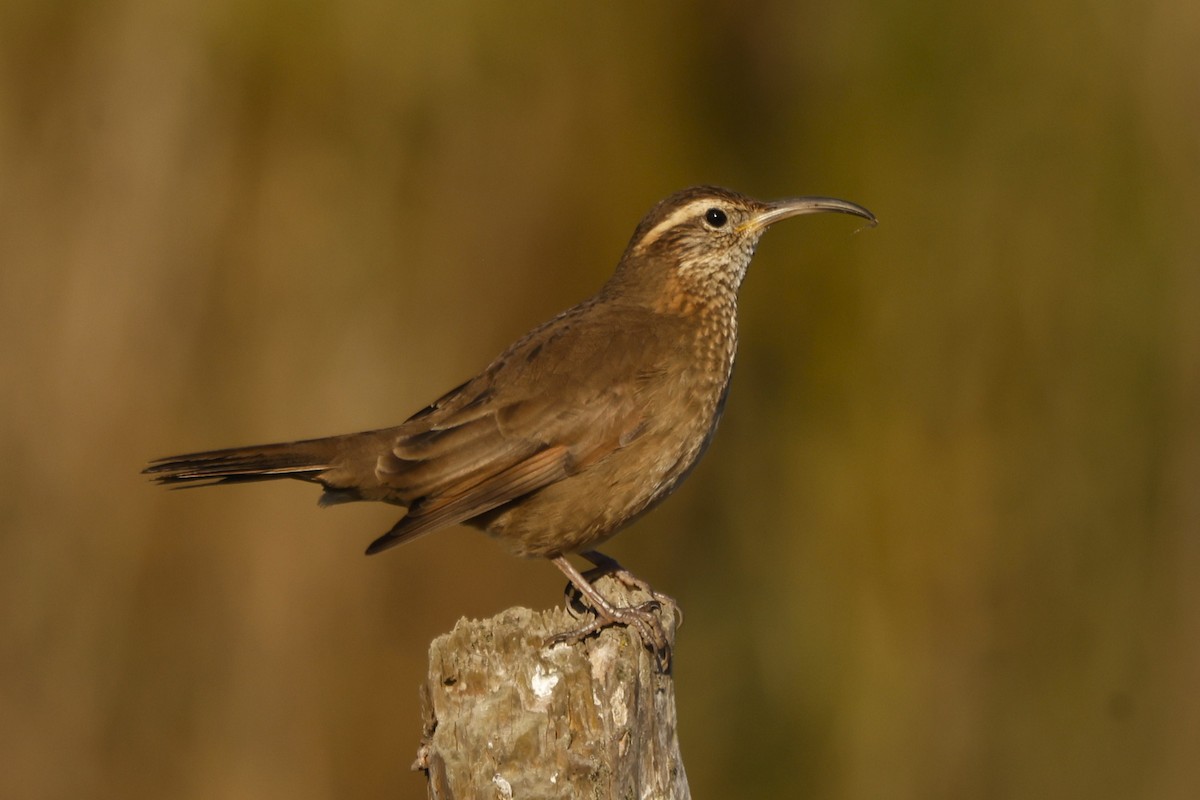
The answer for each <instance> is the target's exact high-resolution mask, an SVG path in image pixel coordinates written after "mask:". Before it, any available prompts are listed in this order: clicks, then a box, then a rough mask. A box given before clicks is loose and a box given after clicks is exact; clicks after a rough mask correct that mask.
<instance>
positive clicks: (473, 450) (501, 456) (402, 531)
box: [368, 329, 654, 553]
mask: <svg viewBox="0 0 1200 800" xmlns="http://www.w3.org/2000/svg"><path fill="white" fill-rule="evenodd" d="M535 333H536V332H535ZM647 341H652V338H651V339H647V337H640V338H638V339H637V341H636V343H635V342H634V341H632V340H631V339H630V337H627V336H625V335H624V334H615V335H614V336H612V337H606V338H604V339H603V340H602V341H601V342H600V343H598V344H593V343H590V342H588V341H581V337H577V336H573V335H572V333H571V330H570V329H568V331H567V332H566V333H565V334H560V335H558V336H556V337H555V338H553V339H551V340H550V341H549V342H547V341H545V340H542V341H540V342H537V341H536V340H535V341H534V342H533V343H532V344H531V343H529V342H527V341H526V340H522V342H518V343H517V344H516V345H514V346H513V348H511V349H510V351H508V352H507V353H505V354H504V355H503V356H501V357H500V358H499V359H497V361H496V362H495V363H494V364H493V365H492V367H491V368H489V370H488V371H487V372H485V373H484V374H483V375H481V376H480V377H479V378H477V379H475V380H474V381H471V382H470V383H468V384H465V385H464V386H462V387H460V388H459V389H458V390H456V392H453V393H451V394H450V395H447V396H446V397H443V398H442V399H441V400H439V401H438V402H437V403H434V404H432V405H431V406H430V407H428V408H426V409H424V410H423V411H422V412H420V413H418V414H417V415H416V416H415V417H414V418H413V419H411V420H410V422H409V423H407V424H406V425H404V426H401V428H400V431H399V433H398V435H397V438H396V440H395V443H394V445H393V447H392V450H391V452H390V453H388V454H386V455H384V456H383V457H381V458H380V459H379V462H378V465H377V467H376V477H377V478H378V480H379V481H380V483H381V484H382V485H383V486H385V487H387V489H388V490H389V491H390V492H391V493H392V494H393V495H394V496H395V497H396V498H397V499H398V500H400V501H401V502H402V503H403V504H404V505H406V506H407V507H408V514H407V515H406V516H405V517H404V518H403V519H401V520H400V521H399V522H398V523H397V524H396V526H395V527H394V528H393V529H392V530H391V531H389V532H388V533H387V534H386V535H384V536H383V537H381V538H380V539H379V540H377V541H376V542H374V543H373V544H372V545H371V547H370V549H369V550H368V552H372V553H373V552H378V551H379V550H383V549H385V548H388V547H391V546H394V545H396V544H400V543H401V542H404V541H408V540H410V539H413V538H415V537H417V536H420V535H421V534H423V533H428V532H430V531H433V530H436V529H437V528H442V527H446V526H448V525H453V524H456V523H459V522H463V521H465V520H469V519H471V518H473V517H475V516H478V515H480V514H483V513H485V512H487V511H490V510H492V509H494V508H497V507H499V506H502V505H504V504H505V503H508V502H511V501H513V500H516V499H518V498H520V497H523V496H524V495H527V494H530V493H531V492H535V491H537V490H538V489H541V488H544V487H546V486H549V485H550V484H553V483H556V482H558V481H561V480H564V479H566V478H568V477H570V476H571V475H573V474H575V473H577V472H579V471H580V470H583V469H586V468H587V467H588V466H590V465H592V464H594V463H596V462H597V461H599V460H601V459H603V458H605V457H606V456H608V455H610V454H611V453H613V452H615V451H616V450H618V449H620V448H621V447H623V446H625V445H627V444H629V443H630V442H631V441H633V440H634V439H636V438H637V436H638V435H639V434H640V432H641V431H642V429H643V426H644V421H645V410H646V409H645V407H644V398H643V397H642V395H641V391H640V389H641V385H642V378H641V373H642V372H644V365H645V364H646V362H647V350H646V342H647ZM651 350H653V348H651ZM653 360H654V359H653V358H651V359H650V361H651V362H652V361H653ZM623 362H628V363H629V364H630V367H629V369H623V368H622V367H621V366H620V364H621V363H623ZM601 363H603V365H604V368H603V369H601V368H600V364H601ZM614 364H615V365H616V366H614Z"/></svg>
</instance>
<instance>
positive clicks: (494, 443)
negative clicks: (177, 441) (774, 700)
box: [145, 186, 875, 654]
mask: <svg viewBox="0 0 1200 800" xmlns="http://www.w3.org/2000/svg"><path fill="white" fill-rule="evenodd" d="M826 211H834V212H841V213H845V214H853V215H855V216H858V217H862V218H863V219H866V220H867V221H868V222H869V223H870V224H871V225H874V224H875V217H874V215H873V214H871V212H870V211H868V210H867V209H865V208H863V207H862V206H859V205H855V204H854V203H849V202H847V201H845V200H836V199H833V198H826V197H799V198H794V199H789V200H780V201H777V202H773V203H764V202H760V201H758V200H753V199H751V198H749V197H746V196H744V195H741V194H738V193H736V192H732V191H729V190H726V189H720V188H716V187H711V186H700V187H695V188H691V189H685V190H683V191H681V192H678V193H676V194H673V195H671V196H670V197H668V198H666V199H665V200H663V201H661V202H660V203H658V204H657V205H656V206H655V207H654V208H653V209H651V210H650V213H648V214H647V215H646V217H645V218H644V219H643V220H642V221H641V223H640V224H639V225H638V226H637V229H636V230H635V231H634V233H633V238H632V239H630V241H629V245H628V246H627V247H626V249H625V254H624V255H623V256H622V257H621V261H620V263H619V264H618V265H617V270H616V273H615V274H614V275H613V276H612V277H611V278H610V279H609V280H608V282H607V283H606V284H604V286H603V287H601V289H600V291H599V292H597V293H596V294H595V295H594V296H592V297H591V298H589V299H587V300H585V301H583V302H582V303H580V304H579V305H577V306H575V307H574V308H571V309H568V310H567V311H564V312H563V313H561V314H559V315H558V316H557V317H555V318H554V319H552V320H550V321H549V322H547V323H545V324H543V325H541V326H539V327H537V328H534V329H533V330H532V331H530V332H529V333H527V334H526V335H525V336H523V337H521V338H520V339H518V340H517V341H516V342H515V343H513V344H512V345H511V346H510V347H509V348H508V349H507V350H505V351H504V352H503V353H501V354H500V356H499V357H497V358H496V359H495V360H494V361H493V362H492V363H491V364H490V365H489V366H488V367H487V369H485V370H484V371H483V372H482V373H480V374H479V375H477V376H476V377H474V378H472V379H471V380H469V381H467V382H466V383H464V384H462V385H461V386H458V387H456V388H454V389H452V390H450V391H449V392H448V393H446V394H445V395H443V396H442V397H440V398H439V399H437V400H435V401H434V402H433V403H431V404H430V405H428V406H426V407H425V408H424V409H422V410H421V411H418V412H417V413H416V414H414V415H413V416H411V417H409V419H408V420H407V421H406V422H404V423H403V424H401V425H398V426H396V427H394V428H384V429H382V430H374V431H366V432H363V433H351V434H346V435H343V436H331V437H327V438H323V439H308V440H304V441H298V442H289V443H282V444H267V445H259V446H255V447H236V448H231V449H228V450H213V451H209V452H202V453H191V454H187V455H181V456H172V457H170V458H164V459H159V460H157V461H155V462H152V464H151V466H150V467H148V468H147V469H146V470H145V472H147V473H149V474H151V475H153V476H154V478H155V480H157V481H158V482H159V483H163V484H168V485H173V486H178V485H213V484H225V483H242V482H246V481H259V480H270V479H274V478H298V479H300V480H306V481H312V482H314V483H318V484H320V485H321V486H322V487H323V489H324V493H323V494H322V496H321V498H320V504H321V505H322V506H327V505H334V504H337V503H343V502H349V501H355V500H380V501H383V502H385V503H393V504H395V505H398V506H403V507H404V508H405V509H407V511H406V513H405V515H404V516H403V517H402V518H401V519H400V521H399V522H397V523H396V524H395V526H393V527H392V529H391V530H390V531H388V532H387V533H386V534H384V535H383V536H381V537H380V538H378V539H376V540H375V541H374V542H373V543H372V544H371V546H370V547H368V548H367V553H378V552H380V551H381V550H385V549H387V548H389V547H392V546H394V545H398V544H401V543H403V542H407V541H411V540H412V539H415V538H416V537H418V536H421V535H423V534H426V533H430V532H432V531H435V530H437V529H439V528H445V527H447V526H450V525H456V524H459V523H464V524H467V525H471V526H473V527H476V528H480V529H482V530H484V531H485V532H487V533H488V534H490V535H491V536H493V537H495V538H497V539H499V540H500V541H501V542H503V543H504V544H505V545H507V547H508V548H509V549H510V550H511V551H512V552H513V553H515V554H516V555H519V556H526V557H539V558H548V559H550V560H551V561H553V562H554V564H555V565H557V566H558V568H559V569H561V570H562V571H563V573H564V574H566V576H567V577H568V578H569V579H570V581H571V583H572V584H574V585H575V587H576V588H577V589H578V590H579V592H580V593H581V594H582V595H583V596H584V597H586V598H587V600H588V601H589V602H590V604H591V606H592V607H593V609H594V611H595V618H594V620H593V622H592V623H591V624H589V625H587V626H585V627H583V628H581V629H580V630H578V631H572V632H569V633H566V634H563V635H562V636H561V637H556V639H568V638H575V637H579V636H583V635H587V634H590V633H591V632H593V631H596V630H598V629H600V628H602V627H605V626H608V625H613V624H625V625H633V626H634V627H635V628H636V629H637V630H638V631H639V632H640V633H641V634H642V637H643V639H644V640H645V641H646V642H647V644H649V645H650V646H651V647H653V648H654V649H656V650H657V651H658V652H659V653H660V654H662V653H664V652H665V637H664V636H663V633H662V630H661V627H660V626H659V623H658V620H657V618H656V617H654V616H653V615H652V614H651V613H650V611H651V607H652V606H654V605H656V604H655V603H653V602H652V603H647V604H643V605H642V606H637V607H629V608H618V607H615V606H613V605H612V604H611V603H609V602H608V601H607V600H606V599H605V598H604V596H603V595H601V594H600V593H599V592H598V591H596V589H595V588H594V587H593V586H592V584H591V583H590V582H589V580H588V579H587V578H586V577H585V576H584V575H583V574H581V573H580V572H579V571H578V570H577V569H576V568H575V567H574V566H573V565H572V564H571V563H570V562H569V561H568V560H567V555H568V554H572V553H576V554H580V555H582V556H584V557H585V558H587V559H588V560H590V561H592V562H593V563H594V564H596V565H597V567H598V568H601V569H603V570H606V571H616V572H617V573H618V576H619V577H622V579H623V580H625V581H626V582H634V583H637V585H640V586H642V587H643V588H646V587H645V585H644V584H641V583H640V582H636V581H635V580H634V579H633V578H632V576H630V575H629V574H628V573H626V572H624V570H621V569H620V568H619V565H617V564H616V562H614V561H612V560H611V559H608V558H607V557H606V556H603V555H601V554H599V553H597V552H595V548H596V547H597V546H599V545H600V544H601V543H603V542H604V541H605V540H607V539H608V538H609V537H611V536H613V534H615V533H617V532H618V531H619V530H621V529H622V528H624V527H625V526H626V525H628V524H629V523H631V522H633V521H634V520H636V519H637V518H638V517H640V516H641V515H642V514H644V513H646V512H647V511H649V510H650V509H651V508H653V507H654V506H655V505H656V504H657V503H658V502H659V501H661V500H663V499H664V498H665V497H666V496H667V495H669V494H670V493H671V492H672V491H674V489H675V488H676V487H677V486H678V485H679V483H680V481H682V480H683V479H684V478H685V477H686V476H687V474H688V473H689V472H690V471H691V469H692V468H693V467H694V466H695V465H696V462H697V460H698V459H699V458H700V456H701V455H702V454H703V453H704V450H705V448H706V447H707V446H708V443H709V441H710V440H711V439H712V435H713V432H714V431H715V430H716V427H717V421H718V420H719V419H720V417H721V412H722V409H723V408H724V405H725V398H726V396H727V393H728V391H729V377H730V373H731V371H732V369H733V361H734V354H735V351H736V349H737V293H738V288H739V287H740V286H741V283H742V279H743V277H745V274H746V268H747V266H748V265H749V263H750V259H751V257H752V256H753V255H754V250H755V247H756V246H757V245H758V241H759V238H760V237H761V236H762V234H763V232H764V231H765V230H766V229H767V228H768V227H769V226H770V225H772V224H773V223H775V222H778V221H780V220H783V219H787V218H789V217H794V216H798V215H801V214H814V213H820V212H826ZM652 596H654V595H653V594H652Z"/></svg>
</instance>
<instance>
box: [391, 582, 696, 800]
mask: <svg viewBox="0 0 1200 800" xmlns="http://www.w3.org/2000/svg"><path fill="white" fill-rule="evenodd" d="M600 588H601V591H602V592H604V594H605V595H606V596H607V597H609V598H611V599H612V600H613V602H614V603H617V604H619V605H630V604H636V603H638V602H641V601H643V600H645V599H646V598H645V596H644V595H642V594H640V593H639V592H636V591H634V592H631V591H630V590H628V589H627V588H626V587H624V586H623V585H622V584H621V583H619V582H618V581H616V580H612V579H610V578H604V579H602V580H601V581H600ZM660 613H661V619H662V622H663V626H664V629H665V630H666V632H667V635H668V639H669V640H670V641H671V643H672V644H674V639H675V608H674V607H673V606H672V605H669V604H668V605H665V606H664V607H663V609H662V610H661V612H660ZM579 624H580V622H579V620H577V619H575V618H574V617H572V615H571V614H570V613H569V612H568V611H567V610H566V609H565V608H562V607H559V608H555V609H552V610H549V611H543V612H534V611H530V610H528V609H524V608H513V609H508V610H507V611H503V612H501V613H500V614H498V615H496V616H495V617H492V618H491V619H486V620H477V621H471V620H465V619H464V620H460V621H459V623H458V624H457V625H455V627H454V630H452V631H451V632H450V633H448V634H445V635H443V636H440V637H438V638H437V639H436V640H434V642H433V644H432V645H431V646H430V648H429V679H428V682H427V683H426V685H425V686H424V687H423V691H422V698H423V706H424V712H425V720H426V721H425V734H424V737H423V741H422V744H421V748H420V751H419V754H418V757H417V763H416V764H415V768H417V769H421V770H423V771H424V772H425V773H426V775H427V776H428V779H429V797H430V798H435V799H436V800H449V798H517V800H525V799H526V798H573V799H574V798H672V799H673V800H683V799H684V798H689V797H690V794H689V792H688V785H687V777H686V775H685V774H684V770H683V762H682V760H681V759H680V755H679V741H678V739H677V738H676V735H675V723H676V717H675V684H674V681H673V679H672V677H671V675H670V673H669V672H667V673H663V672H662V671H661V670H660V668H659V665H658V663H657V659H656V658H655V657H654V655H653V654H652V653H651V652H650V651H649V650H648V649H646V648H645V647H644V646H643V645H642V643H641V640H640V639H639V638H638V636H637V634H636V633H635V632H634V631H631V630H628V629H625V628H609V629H607V630H604V631H603V632H601V633H600V634H599V635H598V636H592V637H589V638H587V639H584V640H583V641H580V642H576V643H573V644H559V645H554V646H552V647H546V646H544V644H543V643H544V642H545V640H546V639H547V637H549V636H551V635H553V634H555V633H559V632H561V631H564V630H569V629H571V628H572V627H578V625H579Z"/></svg>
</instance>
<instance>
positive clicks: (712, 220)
mask: <svg viewBox="0 0 1200 800" xmlns="http://www.w3.org/2000/svg"><path fill="white" fill-rule="evenodd" d="M728 220H729V218H728V217H726V216H725V212H724V211H722V210H721V209H719V208H710V209H709V210H708V211H705V212H704V221H705V222H707V223H708V224H709V225H711V226H713V227H714V228H720V227H721V226H723V225H724V224H725V223H726V222H728Z"/></svg>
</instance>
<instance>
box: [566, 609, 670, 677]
mask: <svg viewBox="0 0 1200 800" xmlns="http://www.w3.org/2000/svg"><path fill="white" fill-rule="evenodd" d="M661 608H662V606H661V605H660V604H659V602H658V601H657V600H648V601H646V602H645V603H641V604H640V605H636V606H626V607H623V608H622V607H616V606H611V605H610V606H609V608H608V609H607V610H601V609H599V608H593V609H592V614H593V616H592V619H591V620H590V621H589V622H587V623H586V624H585V625H583V626H581V627H579V628H576V629H574V630H569V631H564V632H562V633H558V634H555V635H554V636H551V637H550V638H549V639H548V640H547V641H546V644H547V645H555V644H564V643H569V644H573V643H575V642H578V641H580V640H582V639H586V638H587V637H589V636H591V635H593V634H596V633H599V632H600V631H602V630H604V629H605V628H609V627H612V626H613V625H623V626H626V627H630V628H633V629H634V630H635V631H637V634H638V637H639V638H640V639H641V640H642V643H643V644H645V645H646V647H647V648H648V649H649V650H650V652H652V653H653V654H654V658H655V660H656V662H657V664H658V668H659V670H660V671H661V672H666V671H667V670H668V669H669V668H670V666H671V642H670V640H669V639H668V638H667V632H666V630H665V629H664V628H663V624H662V621H661V620H660V619H659V617H658V612H659V611H660V610H661Z"/></svg>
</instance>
